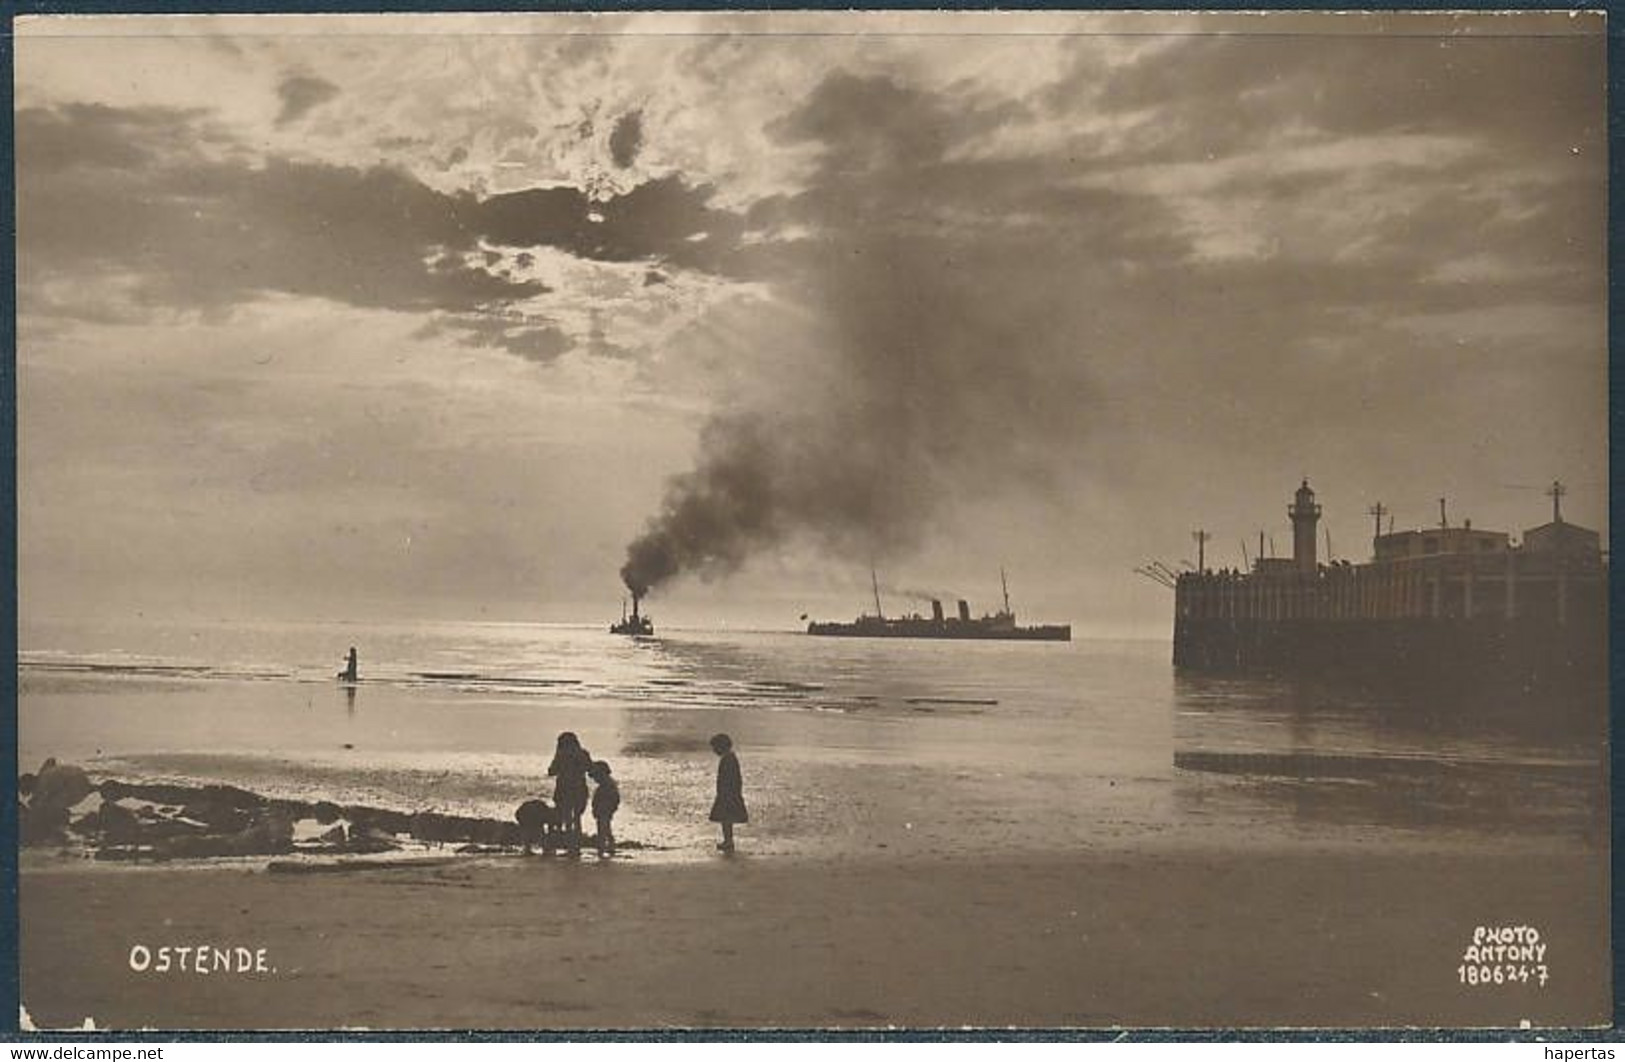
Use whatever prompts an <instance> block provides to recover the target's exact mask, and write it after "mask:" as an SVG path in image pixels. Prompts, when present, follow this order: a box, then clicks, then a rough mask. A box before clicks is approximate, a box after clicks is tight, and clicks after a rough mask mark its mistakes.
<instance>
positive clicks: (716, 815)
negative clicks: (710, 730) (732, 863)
mask: <svg viewBox="0 0 1625 1062" xmlns="http://www.w3.org/2000/svg"><path fill="white" fill-rule="evenodd" d="M711 751H712V752H714V753H716V754H717V798H716V800H714V801H712V803H711V821H712V822H715V823H719V824H721V826H722V840H721V841H720V842H718V844H717V848H718V849H720V850H721V851H724V852H732V851H733V850H734V825H735V824H737V823H741V822H749V821H750V813H749V812H747V811H746V810H745V781H744V778H742V777H741V776H740V773H739V757H738V756H735V755H734V743H733V738H731V737H729V736H728V735H727V734H716V735H714V736H713V737H712V738H711Z"/></svg>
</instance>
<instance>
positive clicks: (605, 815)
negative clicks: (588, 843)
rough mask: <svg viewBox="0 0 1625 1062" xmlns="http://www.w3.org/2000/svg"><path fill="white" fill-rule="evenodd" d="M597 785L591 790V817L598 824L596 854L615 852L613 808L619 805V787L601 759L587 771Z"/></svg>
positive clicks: (603, 854)
mask: <svg viewBox="0 0 1625 1062" xmlns="http://www.w3.org/2000/svg"><path fill="white" fill-rule="evenodd" d="M588 774H589V776H590V777H591V778H592V780H593V781H594V782H597V783H598V787H597V788H596V789H594V790H593V791H592V817H593V821H594V822H596V823H597V824H598V854H599V855H600V856H602V857H606V858H607V857H609V856H612V855H614V854H615V810H616V809H617V808H619V807H620V806H621V787H620V786H618V785H616V784H615V779H613V778H611V777H610V776H609V764H607V763H605V762H604V761H603V760H597V761H595V762H594V763H593V765H592V769H591V770H590V771H589V772H588Z"/></svg>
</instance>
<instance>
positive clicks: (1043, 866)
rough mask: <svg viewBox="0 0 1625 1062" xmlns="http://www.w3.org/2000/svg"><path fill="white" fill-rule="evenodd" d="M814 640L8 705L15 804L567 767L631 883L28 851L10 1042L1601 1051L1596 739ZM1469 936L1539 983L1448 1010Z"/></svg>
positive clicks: (123, 674) (564, 640) (1354, 703)
mask: <svg viewBox="0 0 1625 1062" xmlns="http://www.w3.org/2000/svg"><path fill="white" fill-rule="evenodd" d="M333 633H334V632H324V631H317V632H314V633H312V634H310V635H309V636H308V637H309V641H310V642H311V644H310V645H292V646H280V645H277V646H271V644H270V643H268V647H267V648H266V649H265V651H264V653H263V656H264V658H265V660H267V661H273V660H281V659H307V658H311V657H314V656H315V655H316V651H315V648H314V645H315V643H317V642H321V643H326V642H331V641H333V640H334V637H333ZM302 636H303V635H302ZM830 641H841V640H838V639H837V640H820V639H807V638H805V637H800V638H798V637H796V636H794V635H753V636H747V635H733V634H727V635H724V634H708V635H701V634H694V635H687V636H683V637H672V638H668V639H663V640H661V641H659V642H646V643H638V642H626V641H611V642H609V643H607V644H606V643H605V641H604V637H603V636H602V635H601V634H600V633H599V632H597V631H574V630H546V629H542V630H538V629H532V628H495V629H493V628H478V627H457V628H450V629H446V630H440V629H438V628H436V629H425V630H418V629H404V630H403V631H402V632H401V634H400V636H399V644H398V646H396V647H393V648H391V647H390V646H387V645H385V646H382V647H380V648H379V649H378V650H377V651H376V652H375V656H374V657H372V658H371V659H375V660H376V663H375V664H373V665H372V666H373V670H372V671H371V672H370V673H369V674H370V675H371V676H372V677H371V678H369V680H368V681H366V682H364V683H363V684H362V688H361V689H360V691H359V694H358V695H357V696H354V697H351V696H349V695H348V693H347V691H342V690H335V689H333V688H332V683H331V680H330V677H322V676H316V677H315V678H311V679H309V680H307V679H306V678H305V677H303V676H300V675H284V674H281V673H278V674H277V675H273V676H271V677H267V678H247V679H245V678H242V677H241V674H240V673H242V672H244V671H245V670H246V669H245V668H242V667H237V666H234V667H233V670H232V673H230V674H222V675H217V674H212V673H211V674H209V675H207V676H201V677H176V676H175V675H174V674H173V673H171V672H168V671H165V672H161V673H157V672H156V669H155V667H154V666H152V665H151V664H149V663H147V662H146V658H143V659H142V660H141V661H137V662H136V663H135V664H132V663H130V661H129V660H127V659H126V658H124V657H116V656H108V657H107V658H106V659H103V658H102V657H92V658H89V659H88V661H80V660H79V659H77V658H76V659H72V660H60V659H58V658H54V657H53V658H48V659H46V660H43V661H41V662H31V663H28V664H25V668H24V671H23V676H22V679H23V688H22V696H21V703H20V719H19V723H20V737H21V746H20V757H19V758H20V766H21V767H22V768H23V769H29V770H32V769H35V768H37V767H38V765H39V763H40V761H41V759H42V758H43V757H44V756H46V755H56V756H63V757H65V758H66V759H67V760H68V761H69V762H76V763H79V764H81V765H83V766H84V767H85V769H86V770H87V771H88V772H89V774H90V775H91V777H92V779H93V780H96V781H102V780H105V779H108V778H117V779H122V780H125V781H147V782H157V781H169V782H183V783H190V784H209V783H224V784H230V785H236V786H242V787H245V788H247V789H249V790H252V791H254V792H256V793H262V794H265V795H267V796H268V797H274V798H278V799H285V800H298V801H306V802H309V801H321V800H331V801H337V802H340V803H354V804H365V805H369V806H373V807H379V808H386V809H393V810H395V811H398V812H402V813H411V812H413V811H417V810H423V809H431V810H435V811H438V812H444V813H450V814H457V815H474V816H484V817H486V818H489V819H492V820H501V821H511V815H512V813H513V810H514V808H515V807H516V806H517V805H518V804H519V803H520V802H521V801H522V800H524V799H526V798H528V797H530V796H533V795H536V794H537V793H538V792H550V791H551V784H550V780H548V779H546V778H545V768H546V764H547V755H548V754H550V753H551V750H552V744H553V738H554V735H555V734H556V733H557V732H559V731H560V730H565V729H569V730H574V731H578V732H580V734H581V736H582V738H583V740H584V741H585V743H586V744H587V745H588V747H590V748H591V749H592V750H593V752H594V754H595V755H597V756H602V757H604V758H606V759H608V760H609V761H611V762H612V763H613V765H614V770H615V776H616V777H617V778H618V779H620V782H621V787H622V791H623V795H624V803H623V805H622V811H621V813H620V814H619V815H618V816H617V818H616V823H615V826H616V834H617V836H618V837H619V838H620V839H622V840H623V841H634V842H638V843H640V844H643V845H648V846H650V847H646V848H643V849H640V850H630V851H628V852H627V853H626V855H625V857H623V858H618V859H616V860H614V861H612V862H610V863H608V864H600V863H599V862H598V861H597V860H595V859H593V858H591V857H588V858H586V859H583V860H582V861H581V862H580V863H579V864H573V863H571V862H569V861H567V860H565V859H563V858H559V857H535V858H524V857H521V856H518V855H506V854H505V855H456V854H454V852H453V848H452V846H448V847H446V848H444V849H435V848H427V849H426V848H424V847H422V846H421V845H411V844H406V845H403V848H402V851H401V852H400V853H398V857H406V858H411V857H416V858H424V857H429V858H436V859H439V860H440V862H439V865H434V866H418V867H412V868H399V867H397V868H393V869H370V870H364V871H337V872H331V873H319V874H308V875H297V874H294V875H285V874H279V873H270V872H268V871H267V866H268V860H267V859H265V858H263V857H262V858H258V859H222V860H213V861H209V860H196V861H190V862H188V861H177V862H171V863H165V864H161V865H156V866H154V865H149V864H146V863H143V864H142V865H137V866H130V865H126V864H109V863H106V862H99V861H96V860H93V859H89V858H84V856H85V855H86V854H88V853H86V852H84V851H80V852H78V853H76V854H73V855H63V854H59V853H56V852H54V851H50V850H30V851H28V852H26V853H24V855H25V859H24V861H23V872H22V875H21V892H22V902H21V924H22V949H21V958H22V966H21V987H22V998H23V1001H24V1003H25V1005H26V1006H27V1007H28V1010H29V1012H30V1014H31V1015H32V1018H33V1020H34V1021H35V1022H36V1023H37V1024H39V1025H40V1026H41V1027H64V1026H72V1027H78V1026H80V1025H81V1024H82V1023H83V1022H84V1021H85V1019H86V1018H89V1019H91V1020H93V1021H94V1022H95V1023H96V1025H97V1026H98V1027H112V1028H143V1027H153V1028H164V1029H168V1028H246V1029H259V1028H318V1029H320V1028H348V1027H368V1028H374V1029H393V1028H482V1029H536V1028H594V1027H614V1028H644V1027H656V1026H701V1027H714V1026H770V1027H830V1026H852V1027H879V1026H887V1025H900V1026H910V1027H918V1026H961V1025H976V1026H1007V1025H1009V1026H1029V1027H1031V1026H1087V1027H1102V1026H1117V1025H1123V1026H1184V1027H1202V1026H1237V1025H1260V1026H1268V1025H1281V1024H1287V1025H1327V1026H1343V1025H1352V1026H1371V1025H1426V1026H1431V1025H1494V1026H1502V1027H1507V1026H1512V1027H1515V1026H1517V1024H1518V1023H1519V1022H1520V1020H1523V1019H1528V1020H1529V1021H1531V1022H1533V1023H1535V1024H1537V1025H1575V1024H1586V1023H1592V1022H1600V1021H1604V1020H1606V1019H1607V1017H1608V1014H1609V1011H1608V1000H1609V998H1610V997H1609V993H1608V991H1607V983H1608V976H1609V965H1608V953H1607V947H1606V942H1607V925H1608V909H1607V895H1608V893H1607V879H1606V867H1607V845H1606V834H1607V815H1606V801H1605V793H1606V788H1605V785H1604V782H1605V779H1604V775H1603V773H1602V771H1601V769H1600V767H1601V764H1600V760H1599V756H1600V750H1601V749H1602V748H1603V747H1604V746H1603V744H1602V742H1601V739H1600V737H1596V736H1594V735H1589V734H1586V733H1581V734H1578V735H1575V736H1571V737H1569V738H1566V739H1565V738H1563V737H1561V736H1560V735H1557V734H1554V733H1552V732H1551V728H1550V727H1547V726H1544V725H1540V726H1537V725H1535V723H1534V722H1533V721H1531V722H1529V723H1528V725H1520V721H1519V720H1518V719H1514V720H1512V721H1510V722H1508V723H1506V724H1504V725H1499V724H1498V725H1491V721H1490V720H1489V719H1487V718H1486V716H1485V713H1484V711H1483V706H1480V705H1476V704H1475V705H1465V706H1459V709H1458V711H1459V712H1460V713H1464V714H1458V715H1456V716H1451V715H1449V714H1448V713H1444V712H1442V711H1441V710H1440V709H1441V706H1439V705H1435V704H1429V703H1412V702H1393V703H1388V702H1380V701H1379V702H1373V701H1371V700H1370V699H1365V700H1362V699H1359V698H1357V697H1355V696H1353V695H1350V694H1346V693H1343V692H1340V691H1335V690H1323V689H1318V688H1313V687H1310V688H1298V687H1287V686H1283V685H1282V684H1279V683H1258V682H1247V681H1207V680H1203V681H1190V680H1187V679H1184V678H1180V677H1176V676H1174V675H1172V674H1171V673H1170V671H1169V668H1168V665H1167V648H1166V646H1165V645H1158V644H1155V643H1150V644H1146V645H1136V644H1126V643H1124V644H1108V643H1089V642H1078V643H1072V644H1071V645H1070V646H1066V647H1062V648H1058V649H1053V650H1050V649H1045V648H1044V647H1033V646H1021V647H1003V646H974V647H944V646H940V645H931V644H919V645H912V644H911V645H898V646H891V645H886V646H876V645H857V644H852V645H848V644H838V645H837V644H829V642H830ZM273 649H274V651H273ZM200 655H203V656H205V658H206V659H223V660H228V661H232V660H243V659H246V660H248V661H249V662H250V663H252V662H253V660H254V659H257V658H253V657H250V656H247V655H246V654H244V653H241V652H234V651H232V649H231V647H230V646H226V647H222V648H220V649H217V650H215V651H212V652H209V653H207V654H200ZM465 657H466V658H470V659H474V658H477V659H479V660H481V661H483V665H482V666H483V670H481V671H479V672H478V673H477V674H476V673H474V672H472V671H470V670H469V667H468V666H467V665H461V664H459V661H460V660H461V659H462V658H465ZM152 658H153V659H155V660H157V661H159V662H160V663H163V662H164V661H167V660H168V659H169V658H168V657H164V656H162V655H161V654H158V653H153V654H152ZM183 662H185V661H183ZM256 666H261V667H269V666H270V664H262V665H256ZM430 671H432V672H434V674H436V675H439V674H441V673H442V672H445V673H451V672H454V671H455V672H456V673H457V677H456V678H455V679H450V680H447V679H442V678H431V679H424V678H423V677H422V676H423V675H424V674H426V673H428V672H430ZM544 679H545V680H546V681H545V682H544V681H543V680H544ZM1526 714H1527V713H1526ZM717 731H727V732H729V733H731V734H732V735H733V736H734V738H735V739H736V740H737V741H738V743H739V747H740V753H739V755H740V760H741V763H742V767H743V771H744V779H745V796H746V800H747V802H748V804H749V807H750V811H751V819H752V821H751V823H750V824H749V825H748V826H747V827H745V828H744V829H743V830H742V831H741V834H740V852H739V854H738V855H737V856H735V857H734V858H724V857H722V856H720V855H718V854H717V853H716V852H715V850H714V843H715V841H716V832H715V827H713V826H711V825H710V824H709V823H707V822H706V813H707V809H708V808H709V807H710V804H711V798H712V795H713V782H714V778H715V773H716V762H717V761H716V757H715V756H714V755H713V754H712V753H711V751H710V750H709V749H708V748H707V747H706V739H707V737H708V736H709V735H710V734H712V733H714V732H717ZM1502 925H1512V926H1532V927H1535V928H1536V929H1537V930H1538V931H1539V932H1540V933H1541V934H1542V936H1543V938H1544V940H1545V942H1546V944H1547V947H1548V951H1549V956H1548V958H1547V961H1546V963H1545V965H1546V966H1547V967H1548V974H1549V982H1548V984H1547V985H1546V986H1544V987H1542V986H1539V985H1537V984H1534V983H1516V984H1502V985H1493V984H1491V985H1485V986H1477V985H1464V984H1462V983H1461V975H1460V974H1459V973H1458V967H1460V966H1461V965H1462V964H1463V958H1464V954H1465V952H1466V949H1467V947H1468V946H1469V945H1470V944H1471V943H1472V934H1473V931H1474V929H1475V928H1476V927H1478V926H1486V927H1492V926H1502ZM138 945H139V946H141V947H145V948H147V949H150V950H152V951H153V952H156V950H157V949H158V948H160V947H165V946H168V947H171V948H179V947H195V946H197V945H206V946H208V947H210V948H217V947H218V948H230V949H236V948H238V947H242V948H246V949H249V951H250V952H257V951H258V950H259V949H262V948H263V949H264V952H265V956H266V962H267V964H268V965H269V966H271V967H274V968H275V972H274V973H270V972H266V973H255V972H248V973H237V972H230V973H228V972H211V973H207V974H198V973H195V972H185V973H183V972H180V971H179V969H178V968H177V969H172V970H170V971H169V972H166V973H160V972H158V971H157V970H156V969H149V970H146V971H137V970H133V969H131V950H132V948H135V947H136V946H138ZM232 954H233V955H235V954H236V952H235V951H232ZM171 961H172V964H173V965H174V966H176V967H178V966H179V963H180V959H179V955H178V953H176V954H175V955H173V956H172V960H171ZM156 964H157V960H156V958H155V959H154V965H156Z"/></svg>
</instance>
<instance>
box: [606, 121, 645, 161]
mask: <svg viewBox="0 0 1625 1062" xmlns="http://www.w3.org/2000/svg"><path fill="white" fill-rule="evenodd" d="M642 150H643V112H642V111H628V112H626V113H625V114H623V115H621V116H620V117H619V118H617V119H616V120H615V128H614V129H613V130H612V131H611V132H610V134H609V157H610V158H611V159H612V160H614V162H615V165H617V166H619V167H620V168H621V169H623V170H624V169H626V168H627V167H628V166H630V165H632V163H634V162H636V161H637V159H638V152H640V151H642Z"/></svg>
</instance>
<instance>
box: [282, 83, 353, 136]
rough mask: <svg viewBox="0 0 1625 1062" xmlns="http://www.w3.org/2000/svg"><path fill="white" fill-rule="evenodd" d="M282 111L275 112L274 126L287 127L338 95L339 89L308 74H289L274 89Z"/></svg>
mask: <svg viewBox="0 0 1625 1062" xmlns="http://www.w3.org/2000/svg"><path fill="white" fill-rule="evenodd" d="M276 94H277V98H278V99H280V100H281V101H282V109H281V110H280V111H278V112H277V116H276V124H277V125H279V126H281V125H288V124H290V123H292V122H296V121H298V120H299V119H300V118H303V117H304V116H305V115H306V114H309V113H310V112H311V111H313V110H315V109H316V108H317V107H319V106H321V105H322V104H324V103H326V102H327V101H328V100H330V99H332V98H333V97H335V96H337V95H338V94H339V87H338V86H337V85H335V84H333V83H332V82H331V81H325V80H323V79H322V78H319V77H313V76H311V75H309V74H290V75H289V76H287V77H285V78H283V79H282V83H281V84H279V85H278V86H277V87H276Z"/></svg>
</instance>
